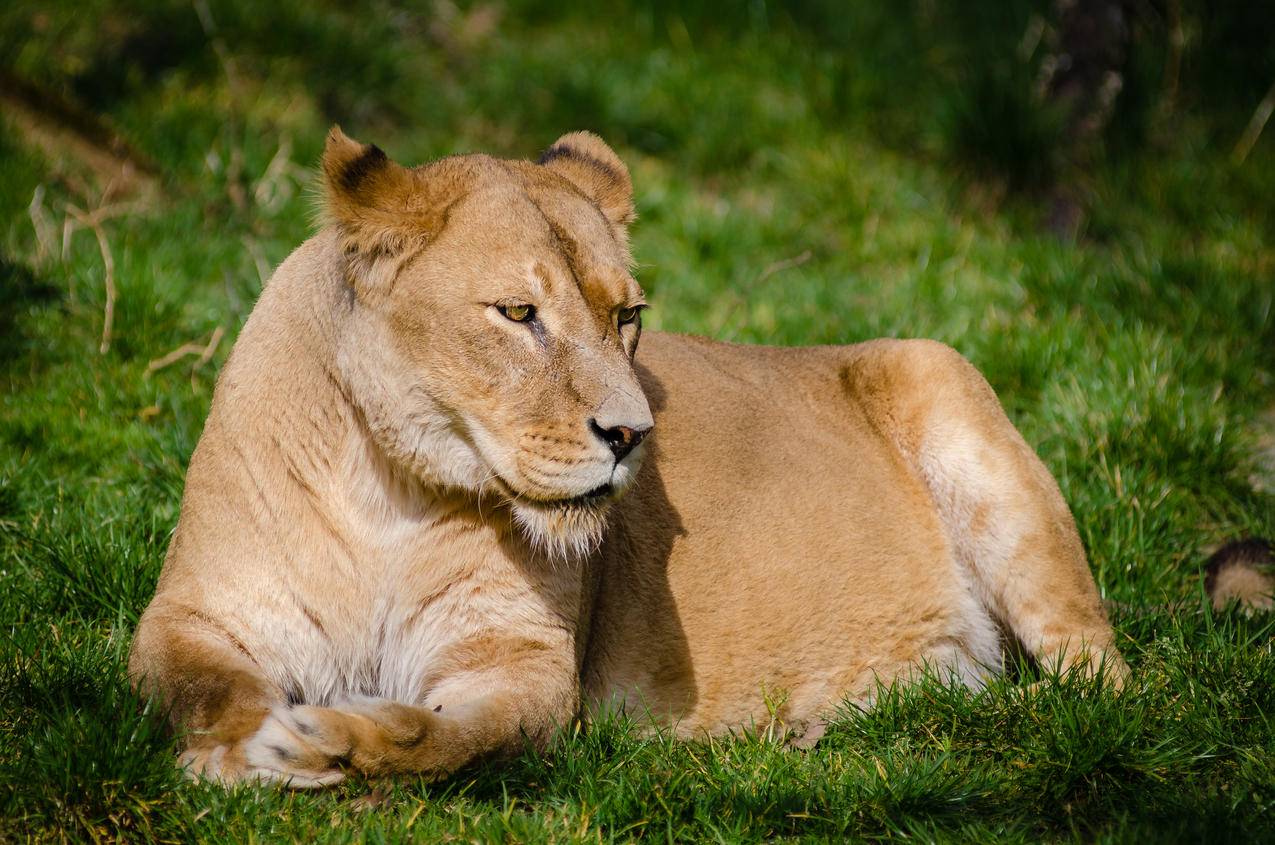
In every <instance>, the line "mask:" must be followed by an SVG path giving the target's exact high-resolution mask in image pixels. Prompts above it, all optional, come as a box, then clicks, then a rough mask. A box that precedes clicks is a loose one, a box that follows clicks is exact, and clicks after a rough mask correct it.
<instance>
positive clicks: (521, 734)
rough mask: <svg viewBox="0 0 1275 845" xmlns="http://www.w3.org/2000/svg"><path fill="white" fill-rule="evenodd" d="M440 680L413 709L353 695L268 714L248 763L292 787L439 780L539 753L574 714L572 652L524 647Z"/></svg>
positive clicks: (250, 745) (248, 750)
mask: <svg viewBox="0 0 1275 845" xmlns="http://www.w3.org/2000/svg"><path fill="white" fill-rule="evenodd" d="M478 652H483V653H485V654H487V656H488V657H490V649H488V648H483V649H478V650H476V651H474V654H473V656H474V657H475V658H476V659H475V660H474V662H473V664H472V666H471V667H470V668H466V669H462V670H461V671H458V672H456V673H454V674H453V675H452V676H451V677H449V678H446V679H441V680H440V682H439V683H438V684H437V685H435V686H433V687H432V688H431V691H430V692H429V694H428V695H427V696H426V698H425V702H424V703H423V704H422V705H414V704H404V703H400V702H397V701H391V700H389V699H384V698H369V697H353V698H350V699H347V700H345V701H340V702H335V703H333V705H332V706H330V707H315V706H304V705H302V706H288V705H281V706H277V707H275V708H274V709H273V710H272V711H271V713H270V715H269V716H268V717H267V718H266V720H265V722H264V723H263V724H262V726H261V729H260V730H259V731H258V732H257V733H256V735H255V736H253V737H252V739H251V740H250V741H249V742H248V744H247V747H246V756H247V760H248V763H249V764H250V765H251V766H252V767H253V768H254V769H257V770H263V771H269V772H271V773H272V777H274V778H276V779H278V780H281V781H283V782H285V783H287V782H290V783H291V785H293V786H308V785H310V784H312V783H322V782H326V781H327V780H328V779H330V778H333V777H337V776H339V773H340V772H341V771H342V770H343V769H345V768H346V767H349V768H353V769H357V770H358V771H361V772H363V773H364V774H366V775H370V776H376V775H387V774H398V773H420V774H425V775H429V776H434V777H442V776H445V775H448V774H450V773H452V772H454V771H456V770H458V769H460V768H462V767H464V766H466V765H468V764H470V763H472V762H475V761H478V760H481V759H486V758H491V757H501V756H508V755H512V754H516V753H518V752H520V751H522V750H523V748H524V747H526V745H527V744H528V743H529V744H530V745H532V746H533V747H543V746H544V745H545V744H546V743H547V742H548V740H549V738H550V737H551V736H552V734H553V731H554V729H555V728H557V727H559V726H563V725H566V724H567V723H568V722H569V720H570V719H571V717H572V716H573V715H575V710H576V706H577V704H578V701H579V693H578V681H577V678H576V669H575V660H574V654H573V653H570V652H567V653H561V652H554V651H547V650H546V649H545V648H544V647H543V646H542V645H539V644H536V643H527V644H526V645H525V646H524V647H523V648H521V649H519V650H517V651H508V650H507V651H505V654H504V656H503V657H504V659H503V660H501V662H500V664H499V665H494V666H493V665H488V666H483V665H481V663H480V662H479V659H480V658H479V654H478Z"/></svg>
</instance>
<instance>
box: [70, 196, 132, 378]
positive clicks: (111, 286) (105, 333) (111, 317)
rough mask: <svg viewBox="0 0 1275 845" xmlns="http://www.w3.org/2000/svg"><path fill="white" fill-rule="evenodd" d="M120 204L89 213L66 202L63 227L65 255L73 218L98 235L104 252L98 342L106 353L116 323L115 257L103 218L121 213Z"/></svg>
mask: <svg viewBox="0 0 1275 845" xmlns="http://www.w3.org/2000/svg"><path fill="white" fill-rule="evenodd" d="M119 208H120V206H102V207H101V208H99V209H97V210H96V211H94V212H93V213H91V214H90V213H88V212H86V211H84V210H83V209H81V208H79V207H77V206H75V205H72V204H71V203H67V204H66V211H67V214H68V219H67V222H66V223H65V224H64V225H63V227H62V254H63V256H64V257H65V255H66V250H67V247H68V246H69V245H70V240H71V235H72V234H73V233H74V227H73V226H72V225H71V222H70V221H71V218H74V220H75V223H77V224H79V225H80V226H83V227H84V228H86V229H90V230H92V232H93V234H94V235H95V236H96V237H97V247H98V249H99V250H100V251H101V253H102V267H103V269H104V271H105V272H104V280H103V285H104V286H105V288H106V304H105V305H104V306H103V307H102V340H101V342H100V343H99V344H98V347H97V351H98V353H99V354H102V355H105V354H106V353H107V352H108V351H110V348H111V329H112V327H113V326H114V323H115V298H116V289H115V258H114V256H112V255H111V245H110V243H109V242H108V241H107V239H106V230H105V229H103V228H102V220H103V219H104V218H105V217H106V216H109V214H114V213H120V212H118V211H117V209H119Z"/></svg>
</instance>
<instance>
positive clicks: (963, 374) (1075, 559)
mask: <svg viewBox="0 0 1275 845" xmlns="http://www.w3.org/2000/svg"><path fill="white" fill-rule="evenodd" d="M842 377H843V381H844V383H845V386H846V388H847V390H849V391H850V392H851V394H852V396H853V397H854V398H856V399H857V400H858V401H859V402H860V403H861V405H862V407H863V409H864V411H865V413H866V414H867V415H868V417H869V419H870V420H871V421H872V422H873V425H874V427H875V428H876V429H877V430H878V431H879V432H880V434H881V435H882V437H883V438H885V439H886V440H887V441H888V442H891V443H892V445H893V446H894V447H895V448H896V449H897V450H898V451H899V452H900V453H901V455H902V457H903V459H904V461H905V462H906V463H907V465H908V466H909V468H910V469H911V470H912V471H913V472H915V473H916V474H917V475H918V476H919V477H920V479H921V480H922V482H923V483H924V485H925V487H926V488H927V489H928V490H929V492H930V495H931V497H932V499H933V502H934V506H935V508H936V510H937V512H938V515H939V518H940V521H941V522H942V526H943V530H944V532H945V534H946V535H947V537H948V541H949V543H950V545H951V547H952V552H953V554H954V555H955V556H956V558H957V560H958V562H959V564H960V566H961V568H962V569H963V571H965V572H966V573H968V575H969V577H970V580H971V583H972V585H973V588H974V590H975V592H976V594H977V596H978V598H979V599H980V600H981V601H982V603H983V604H984V605H985V606H986V607H987V609H988V610H989V611H990V612H991V613H992V614H993V616H995V617H996V618H997V619H999V620H1000V621H1001V622H1002V623H1003V624H1004V625H1005V626H1006V627H1008V628H1009V630H1010V631H1011V632H1012V633H1013V634H1014V636H1015V637H1016V638H1017V639H1018V640H1019V641H1020V642H1021V643H1022V644H1023V646H1024V647H1025V648H1026V649H1027V651H1028V653H1029V654H1030V655H1031V656H1032V657H1033V658H1034V659H1036V660H1037V661H1038V662H1040V663H1042V664H1044V665H1046V666H1047V667H1048V668H1052V669H1057V670H1069V669H1072V668H1079V669H1081V670H1082V671H1085V672H1087V673H1096V672H1100V671H1102V672H1104V673H1105V675H1106V676H1107V677H1108V678H1110V679H1111V680H1112V681H1113V682H1114V683H1116V684H1119V683H1121V682H1122V681H1123V679H1124V677H1125V676H1126V675H1127V672H1128V669H1127V667H1126V666H1125V663H1124V661H1123V659H1121V657H1120V654H1119V652H1118V650H1117V649H1116V647H1115V636H1114V633H1113V631H1112V629H1111V625H1110V623H1109V622H1108V621H1107V617H1106V614H1105V612H1104V610H1103V606H1102V602H1101V600H1100V598H1099V595H1098V590H1097V587H1096V585H1095V584H1094V581H1093V576H1092V575H1091V573H1090V571H1089V566H1088V563H1087V561H1086V559H1085V553H1084V549H1083V547H1082V546H1081V543H1080V537H1079V535H1078V534H1077V532H1076V527H1075V522H1074V520H1073V518H1072V515H1071V511H1070V510H1069V509H1068V507H1067V504H1066V502H1065V501H1064V500H1063V497H1062V494H1061V492H1060V491H1059V489H1058V485H1057V483H1056V482H1055V481H1054V479H1053V477H1052V476H1051V475H1050V473H1049V471H1048V470H1047V469H1046V468H1045V466H1044V464H1043V463H1041V461H1040V459H1039V458H1038V457H1037V456H1036V454H1035V452H1033V451H1032V449H1031V447H1030V446H1029V445H1028V444H1027V443H1026V441H1024V440H1023V438H1022V436H1021V435H1020V434H1019V433H1018V431H1017V429H1015V428H1014V426H1013V424H1012V423H1011V422H1010V421H1009V419H1008V417H1006V416H1005V412H1004V411H1003V409H1002V408H1001V406H1000V402H999V401H998V400H997V398H996V395H995V393H993V391H992V389H991V387H990V386H989V385H988V384H987V382H986V380H984V379H983V377H982V375H980V374H979V372H978V371H977V370H976V369H975V368H974V367H973V366H972V365H970V364H969V362H967V361H966V360H965V359H964V358H962V357H961V356H960V355H959V354H958V353H957V352H956V351H954V350H952V349H950V348H949V347H947V346H944V345H943V344H940V343H934V342H932V341H877V342H872V343H866V344H863V345H861V346H860V347H856V349H855V358H854V360H853V361H852V362H851V363H850V364H849V365H848V366H847V367H846V368H845V369H844V370H843V371H842Z"/></svg>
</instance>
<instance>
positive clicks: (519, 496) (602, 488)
mask: <svg viewBox="0 0 1275 845" xmlns="http://www.w3.org/2000/svg"><path fill="white" fill-rule="evenodd" d="M496 479H497V480H498V481H499V482H500V486H501V487H503V488H505V489H504V492H505V494H506V495H507V496H509V498H511V499H513V500H515V501H517V502H518V503H519V504H522V505H531V506H532V507H537V508H544V509H546V510H566V509H568V508H579V507H593V506H596V505H598V504H600V503H601V502H603V501H605V500H606V499H608V498H610V496H611V494H612V493H613V492H614V491H615V488H614V487H612V486H611V483H610V482H607V483H605V484H599V485H598V486H597V487H594V488H593V489H592V490H589V491H588V492H586V493H581V494H580V495H578V496H569V497H567V498H563V499H536V498H532V497H530V496H528V495H526V494H525V493H519V492H518V491H517V489H516V488H515V487H514V486H513V485H512V484H510V483H509V482H508V481H505V480H504V479H503V478H501V477H500V476H497V477H496Z"/></svg>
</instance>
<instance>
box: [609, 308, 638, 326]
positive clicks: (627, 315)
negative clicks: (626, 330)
mask: <svg viewBox="0 0 1275 845" xmlns="http://www.w3.org/2000/svg"><path fill="white" fill-rule="evenodd" d="M641 310H642V309H641V308H639V307H638V306H636V305H633V306H630V307H628V308H621V309H620V311H619V313H617V314H616V315H615V319H616V320H617V321H618V322H619V323H620V325H622V326H626V325H628V324H629V323H631V322H633V321H634V320H636V319H637V316H638V312H639V311H641Z"/></svg>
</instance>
